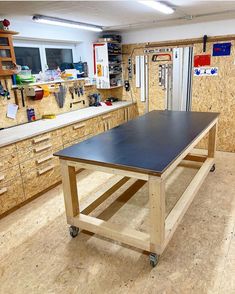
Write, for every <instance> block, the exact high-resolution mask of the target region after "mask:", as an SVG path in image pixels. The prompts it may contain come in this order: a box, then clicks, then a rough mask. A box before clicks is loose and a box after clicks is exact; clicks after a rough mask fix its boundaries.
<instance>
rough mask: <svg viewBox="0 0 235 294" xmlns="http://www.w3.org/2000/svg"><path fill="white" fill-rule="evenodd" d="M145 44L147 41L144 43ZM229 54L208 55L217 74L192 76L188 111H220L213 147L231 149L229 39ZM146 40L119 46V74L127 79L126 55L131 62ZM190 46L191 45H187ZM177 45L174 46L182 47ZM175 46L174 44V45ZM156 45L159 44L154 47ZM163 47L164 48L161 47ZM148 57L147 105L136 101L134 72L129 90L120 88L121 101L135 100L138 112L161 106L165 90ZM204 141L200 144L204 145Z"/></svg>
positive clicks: (234, 90)
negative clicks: (121, 59) (215, 144)
mask: <svg viewBox="0 0 235 294" xmlns="http://www.w3.org/2000/svg"><path fill="white" fill-rule="evenodd" d="M148 44H149V43H148ZM232 44H233V46H232V53H231V56H228V57H212V64H211V66H216V67H218V68H219V74H218V76H213V77H193V92H192V110H193V111H209V112H210V111H211V112H220V120H219V128H218V140H217V150H221V151H230V152H235V65H234V61H235V48H234V45H235V44H234V41H233V42H232ZM145 45H146V43H142V44H131V45H124V46H123V75H124V79H128V71H127V67H128V58H129V57H131V59H132V64H135V56H137V55H144V49H145ZM191 45H193V44H191ZM182 46H183V45H181V46H178V47H182ZM187 46H189V45H187ZM193 46H194V54H200V53H202V44H200V43H199V44H195V45H193ZM174 47H177V46H174ZM158 48H159V47H158ZM164 48H166V47H164ZM211 49H212V43H208V44H207V53H211ZM148 56H149V59H148V60H149V62H148V64H149V106H148V109H147V106H146V102H141V101H140V89H139V88H136V87H135V77H136V76H135V74H134V72H133V77H132V79H131V80H130V86H131V90H130V91H129V92H126V91H125V89H119V93H118V94H119V95H120V91H122V97H123V100H132V101H135V102H137V105H138V111H139V114H140V115H142V114H144V113H145V112H146V111H147V110H149V111H151V110H154V109H160V110H161V109H164V108H165V91H164V90H162V89H161V87H160V86H159V85H158V65H159V64H160V62H152V61H151V59H152V54H148ZM206 144H207V141H206V140H204V142H203V143H202V144H200V145H199V146H200V147H206Z"/></svg>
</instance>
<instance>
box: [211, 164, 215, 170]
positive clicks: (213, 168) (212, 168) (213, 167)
mask: <svg viewBox="0 0 235 294" xmlns="http://www.w3.org/2000/svg"><path fill="white" fill-rule="evenodd" d="M210 171H211V172H214V171H215V164H213V165H212V167H211V169H210Z"/></svg>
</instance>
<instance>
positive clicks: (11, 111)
mask: <svg viewBox="0 0 235 294" xmlns="http://www.w3.org/2000/svg"><path fill="white" fill-rule="evenodd" d="M18 107H19V106H18V105H16V104H8V105H7V117H9V118H12V119H15V118H16V114H17V110H18Z"/></svg>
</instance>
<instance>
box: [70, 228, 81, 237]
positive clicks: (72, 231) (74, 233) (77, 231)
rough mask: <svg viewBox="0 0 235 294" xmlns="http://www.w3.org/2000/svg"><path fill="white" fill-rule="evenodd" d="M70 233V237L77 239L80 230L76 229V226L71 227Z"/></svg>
mask: <svg viewBox="0 0 235 294" xmlns="http://www.w3.org/2000/svg"><path fill="white" fill-rule="evenodd" d="M69 233H70V236H71V237H72V238H75V237H77V235H78V233H79V228H77V227H75V226H70V227H69Z"/></svg>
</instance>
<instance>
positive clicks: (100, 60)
mask: <svg viewBox="0 0 235 294" xmlns="http://www.w3.org/2000/svg"><path fill="white" fill-rule="evenodd" d="M93 50H94V70H95V74H96V86H97V89H112V88H116V87H122V85H123V81H122V47H121V44H120V43H118V42H97V43H95V44H93Z"/></svg>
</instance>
